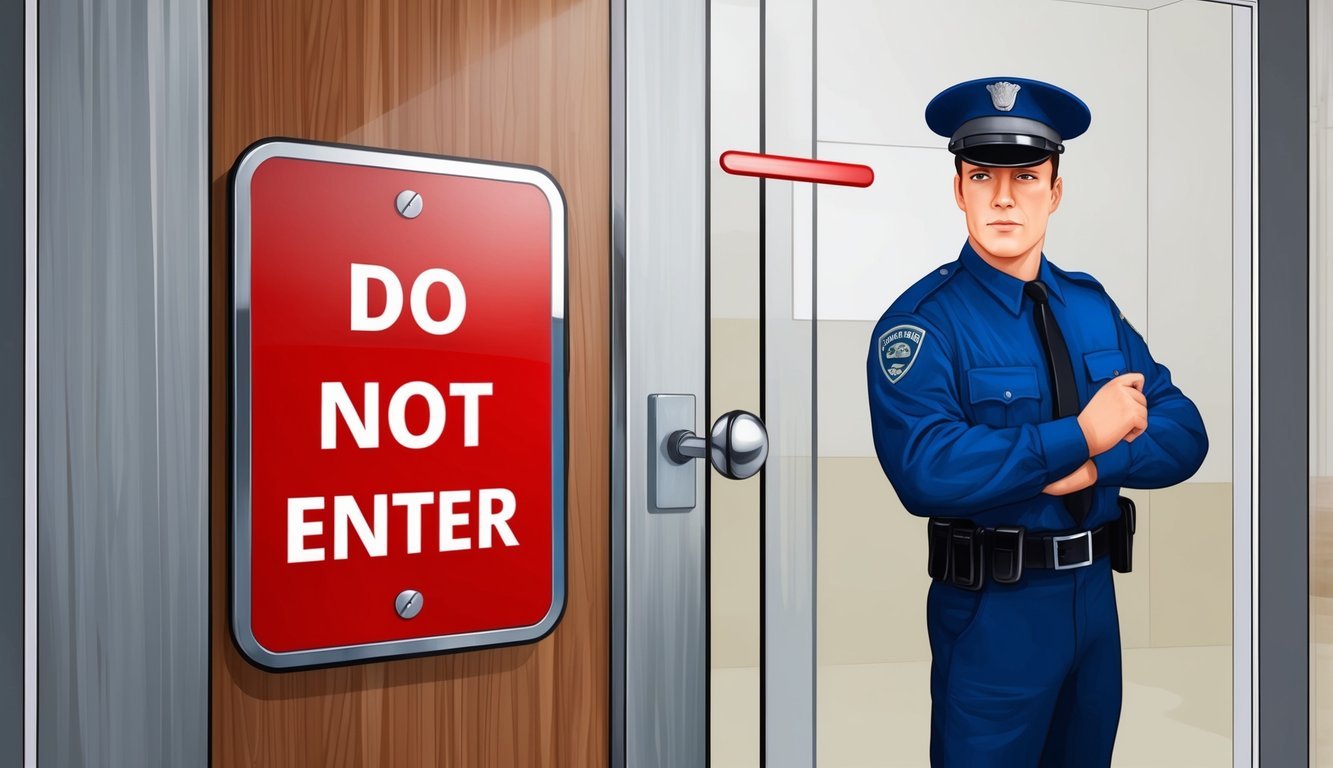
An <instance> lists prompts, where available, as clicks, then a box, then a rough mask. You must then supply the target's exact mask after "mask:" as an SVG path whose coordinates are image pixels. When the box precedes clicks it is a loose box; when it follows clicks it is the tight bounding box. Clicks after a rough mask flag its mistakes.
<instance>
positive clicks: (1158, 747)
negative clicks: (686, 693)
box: [712, 601, 1333, 768]
mask: <svg viewBox="0 0 1333 768" xmlns="http://www.w3.org/2000/svg"><path fill="white" fill-rule="evenodd" d="M1331 602H1333V601H1331ZM1329 620H1330V622H1333V611H1330V619H1329ZM1321 658H1323V657H1321ZM1328 659H1329V661H1328V663H1329V664H1333V649H1331V650H1330V651H1329V656H1328ZM1124 663H1125V672H1124V680H1125V693H1124V704H1123V707H1122V710H1121V717H1120V730H1119V734H1118V736H1117V739H1116V751H1115V760H1114V764H1115V765H1116V766H1171V767H1172V768H1191V767H1193V766H1200V767H1203V766H1229V765H1231V764H1232V762H1231V674H1232V673H1231V670H1232V660H1231V648H1230V646H1207V647H1183V648H1143V649H1130V650H1126V651H1125V652H1124ZM929 672H930V665H929V663H928V662H905V663H899V664H858V665H839V666H829V667H823V668H821V670H820V678H819V685H820V690H819V703H818V709H817V712H818V718H819V732H818V735H817V740H818V745H819V746H818V752H819V766H820V768H853V767H855V768H861V767H863V766H864V767H866V768H869V767H870V766H875V767H876V768H878V767H879V766H925V765H928V763H929V760H928V758H927V745H928V743H929V738H930V706H929V702H930V695H929V681H928V676H929ZM758 678H759V671H758V669H756V668H753V667H750V668H738V669H715V670H713V695H714V704H713V706H714V709H715V711H716V710H717V708H718V707H725V710H724V711H726V712H727V715H726V718H725V720H723V721H719V719H718V718H716V717H715V719H714V726H713V731H712V734H713V736H712V738H713V744H712V749H713V760H712V763H713V765H714V766H717V767H718V768H733V767H734V768H746V767H747V766H758V764H759V761H758V749H757V745H756V740H757V737H758V732H759V727H758V713H757V712H756V711H755V708H754V707H753V706H749V705H748V704H749V703H750V702H753V701H754V700H755V697H756V694H757V691H758V684H759V679H758ZM720 722H725V727H723V726H722V725H721V724H720Z"/></svg>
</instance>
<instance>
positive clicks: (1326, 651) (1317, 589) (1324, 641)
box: [1310, 0, 1333, 766]
mask: <svg viewBox="0 0 1333 768" xmlns="http://www.w3.org/2000/svg"><path fill="white" fill-rule="evenodd" d="M1310 91H1311V92H1310V105H1311V117H1312V118H1313V123H1312V124H1311V126H1310V180H1311V185H1310V195H1311V199H1310V204H1311V208H1310V210H1311V216H1310V229H1311V231H1310V249H1311V254H1310V255H1311V264H1310V282H1311V287H1310V290H1311V291H1312V292H1313V293H1314V296H1313V300H1312V301H1311V302H1310V313H1311V318H1310V320H1311V334H1310V346H1311V349H1310V439H1311V442H1312V443H1313V446H1312V450H1311V455H1310V475H1311V477H1310V503H1311V510H1310V545H1311V547H1312V549H1313V552H1312V554H1311V557H1310V631H1311V634H1312V638H1311V640H1312V642H1313V643H1314V648H1313V649H1312V656H1313V663H1312V664H1311V665H1310V675H1311V677H1312V678H1313V679H1312V680H1311V681H1310V690H1311V698H1312V699H1313V701H1312V705H1311V707H1310V712H1311V717H1312V718H1313V720H1314V723H1313V727H1312V728H1311V733H1312V739H1313V741H1314V745H1313V747H1312V749H1311V750H1310V764H1311V765H1321V766H1323V765H1333V399H1331V398H1330V395H1331V393H1333V367H1331V366H1333V313H1330V311H1329V303H1330V301H1333V247H1330V244H1331V243H1333V238H1331V237H1330V235H1331V234H1333V194H1331V193H1333V188H1330V185H1329V180H1330V179H1333V0H1315V1H1314V2H1312V3H1310Z"/></svg>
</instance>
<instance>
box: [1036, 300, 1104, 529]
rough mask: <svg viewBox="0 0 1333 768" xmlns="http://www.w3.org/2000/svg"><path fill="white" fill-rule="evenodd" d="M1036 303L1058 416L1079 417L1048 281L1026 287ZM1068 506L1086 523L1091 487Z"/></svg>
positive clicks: (1071, 370) (1071, 372)
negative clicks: (1047, 286)
mask: <svg viewBox="0 0 1333 768" xmlns="http://www.w3.org/2000/svg"><path fill="white" fill-rule="evenodd" d="M1023 292H1024V293H1026V294H1027V295H1028V296H1029V297H1030V298H1031V299H1032V302H1033V304H1034V307H1033V315H1034V316H1035V317H1036V320H1037V335H1038V336H1040V337H1041V345H1042V347H1044V348H1045V350H1046V365H1047V368H1048V369H1049V370H1050V372H1051V394H1052V395H1053V399H1054V400H1055V418H1057V419H1063V418H1064V417H1066V416H1077V415H1078V412H1079V406H1078V385H1077V384H1076V383H1075V381H1074V366H1073V364H1072V363H1071V362H1070V361H1069V347H1067V346H1066V345H1065V336H1064V334H1063V333H1061V332H1060V325H1059V324H1058V323H1056V322H1055V315H1054V314H1053V313H1052V312H1051V307H1050V303H1049V302H1048V301H1047V295H1046V284H1045V283H1043V282H1042V281H1040V280H1033V281H1032V282H1030V283H1027V284H1026V285H1024V286H1023ZM1064 500H1065V509H1067V510H1069V514H1070V515H1072V516H1073V518H1074V522H1075V523H1077V524H1078V525H1080V526H1082V525H1083V520H1084V519H1085V518H1086V517H1087V516H1088V510H1090V509H1092V489H1091V488H1084V489H1083V490H1081V491H1077V492H1075V493H1070V494H1066V495H1065V497H1064Z"/></svg>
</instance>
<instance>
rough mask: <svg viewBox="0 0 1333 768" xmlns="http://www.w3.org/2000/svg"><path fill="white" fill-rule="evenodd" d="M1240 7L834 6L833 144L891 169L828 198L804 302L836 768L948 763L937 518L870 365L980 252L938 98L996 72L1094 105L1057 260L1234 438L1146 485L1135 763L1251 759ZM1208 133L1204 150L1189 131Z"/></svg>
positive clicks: (1214, 433) (1060, 225)
mask: <svg viewBox="0 0 1333 768" xmlns="http://www.w3.org/2000/svg"><path fill="white" fill-rule="evenodd" d="M1231 14H1232V10H1231V8H1230V6H1228V5H1225V4H1220V3H1211V2H1203V1H1201V0H1184V1H1183V2H1178V3H1174V4H1171V5H1167V6H1164V7H1161V8H1157V9H1154V10H1144V9H1141V8H1122V7H1115V6H1113V5H1109V4H1101V3H1074V2H1058V1H1056V0H1026V1H1025V2H1021V3H1018V7H1017V8H1016V7H1015V6H1014V4H1012V3H1011V4H1006V5H1003V6H1001V5H996V4H995V3H991V2H987V1H986V0H964V1H963V2H958V3H947V4H938V3H912V4H893V5H886V4H881V3H872V2H870V1H869V0H857V1H856V2H838V3H821V4H819V6H818V24H817V29H818V48H817V56H816V61H817V68H816V71H817V73H818V93H817V104H818V110H817V121H816V123H817V129H816V131H817V136H818V139H819V143H818V155H819V157H820V158H821V159H828V160H840V161H847V162H857V163H864V164H867V165H870V166H872V167H873V168H874V169H875V174H876V181H875V184H874V185H873V186H872V187H870V188H869V189H864V190H861V189H848V188H830V187H823V188H820V189H819V191H818V197H817V200H818V204H817V208H816V211H817V215H816V220H817V232H818V235H817V249H816V253H817V259H816V263H817V265H818V268H817V271H816V274H815V281H816V283H817V290H816V291H815V305H814V307H810V306H807V307H804V308H801V307H799V306H798V307H797V316H798V317H806V318H808V317H811V316H813V317H814V318H815V319H816V320H817V339H816V345H817V350H818V359H817V363H818V372H817V392H818V395H817V398H818V399H817V403H816V409H817V413H818V461H817V472H818V477H819V483H818V489H819V491H818V537H817V538H818V546H819V549H818V558H817V562H818V577H817V584H818V600H817V605H818V609H819V610H818V638H819V640H818V664H819V666H818V678H817V680H818V684H817V691H818V703H817V708H816V711H817V713H818V714H817V717H818V738H817V744H818V764H819V765H820V766H844V765H866V764H874V765H923V764H926V763H927V761H928V743H929V735H930V706H929V704H930V693H929V691H930V686H929V674H930V664H931V654H930V648H929V645H928V642H927V637H926V631H925V597H926V590H927V587H928V585H929V583H930V581H929V578H928V577H927V576H926V574H925V563H926V551H925V550H926V547H925V540H926V537H925V532H924V531H925V529H924V524H925V521H924V520H923V519H922V518H918V517H913V516H912V515H909V514H908V513H907V512H906V510H905V508H904V507H903V506H902V504H901V503H900V502H899V501H898V499H897V497H896V495H895V494H894V492H893V489H892V487H891V486H890V485H889V483H888V481H887V480H886V479H885V476H884V474H883V472H882V471H881V469H880V467H879V464H878V462H877V460H876V457H875V451H874V448H873V445H872V442H871V434H870V429H869V424H868V420H867V417H868V413H867V406H866V402H867V396H866V389H865V386H866V385H865V373H864V371H865V360H866V350H867V346H868V343H869V340H870V335H871V331H872V328H873V326H874V324H875V322H876V321H877V320H878V318H879V316H880V314H881V312H882V311H883V310H884V309H885V308H886V307H887V305H888V304H889V303H891V302H892V301H893V299H894V298H895V297H896V296H898V295H899V294H900V293H902V291H903V290H905V289H906V288H907V287H909V286H910V285H912V284H913V283H914V282H915V281H916V280H918V279H919V278H921V277H922V276H924V275H926V274H928V273H930V272H932V271H933V270H935V269H937V268H939V267H940V266H941V265H943V264H945V263H948V262H951V261H953V260H954V259H955V258H957V257H958V254H959V249H960V248H961V246H962V244H963V242H964V240H965V238H966V230H965V228H964V226H963V220H962V215H961V213H960V212H959V210H958V209H957V206H956V205H955V203H954V200H953V199H952V194H951V184H952V180H953V176H954V173H953V168H952V165H953V163H952V158H951V157H950V156H949V154H948V153H947V151H946V149H945V144H946V141H945V139H943V138H942V137H939V136H936V135H935V134H933V133H932V132H931V131H930V130H929V129H928V128H927V126H926V125H925V122H924V120H923V119H922V113H923V111H924V108H925V105H926V103H927V102H928V101H929V100H930V98H931V97H932V96H933V95H934V94H935V93H937V92H939V91H940V90H942V89H943V88H945V87H947V86H948V85H951V84H953V83H957V82H961V81H964V80H968V79H972V78H974V77H979V76H984V75H988V74H993V73H1015V74H1021V75H1023V76H1025V77H1031V78H1035V79H1041V80H1047V81H1050V82H1053V83H1056V84H1060V85H1062V86H1064V87H1067V88H1069V89H1070V90H1072V91H1074V92H1075V93H1077V94H1078V95H1079V96H1080V97H1081V98H1083V99H1084V100H1085V101H1086V102H1087V103H1088V104H1089V106H1090V108H1091V110H1092V113H1093V120H1092V127H1091V130H1090V131H1089V132H1088V133H1087V134H1085V135H1084V136H1082V137H1079V138H1076V139H1074V140H1073V141H1071V142H1070V144H1069V147H1068V149H1067V151H1066V153H1065V155H1064V156H1063V158H1062V163H1061V166H1060V174H1061V176H1062V177H1064V184H1065V187H1064V190H1065V195H1064V198H1063V201H1062V203H1061V206H1060V208H1059V210H1058V212H1056V213H1055V214H1054V215H1053V216H1052V219H1051V224H1050V229H1049V230H1048V234H1047V239H1046V242H1045V246H1044V251H1045V253H1046V254H1047V256H1048V258H1049V259H1050V260H1051V261H1052V262H1053V263H1055V264H1056V265H1058V266H1060V267H1063V268H1066V269H1069V270H1076V271H1085V272H1088V273H1090V274H1092V275H1094V276H1095V277H1096V278H1097V279H1098V280H1099V281H1100V282H1101V283H1102V285H1103V286H1104V287H1105V288H1106V290H1107V292H1108V293H1109V294H1110V295H1111V296H1112V297H1113V298H1114V300H1115V301H1116V302H1117V304H1118V305H1119V306H1120V308H1121V309H1122V310H1123V311H1124V314H1125V316H1126V317H1127V318H1128V319H1129V320H1130V321H1131V323H1132V324H1133V325H1134V326H1135V327H1136V328H1138V329H1139V330H1140V331H1141V332H1142V334H1143V336H1144V337H1145V338H1146V339H1147V341H1148V343H1149V345H1150V348H1151V350H1152V354H1153V356H1154V358H1155V359H1156V360H1157V361H1158V362H1159V363H1161V364H1163V365H1165V366H1167V367H1168V368H1169V369H1170V372H1171V376H1172V380H1173V382H1174V383H1175V384H1176V385H1177V386H1179V387H1180V389H1181V390H1182V391H1183V392H1185V393H1186V394H1187V395H1188V396H1189V397H1190V398H1191V399H1192V400H1193V401H1194V403H1195V404H1196V405H1197V406H1198V408H1199V410H1200V411H1201V413H1202V414H1203V418H1204V423H1205V425H1206V427H1207V430H1208V435H1209V438H1210V447H1209V453H1208V457H1207V459H1206V461H1205V462H1204V464H1203V466H1202V468H1201V469H1200V470H1199V471H1198V472H1197V473H1196V474H1195V475H1194V476H1193V477H1191V478H1189V480H1188V481H1187V482H1184V483H1181V484H1179V485H1177V486H1174V487H1171V488H1165V489H1161V490H1152V491H1147V490H1134V489H1125V490H1124V491H1122V492H1123V494H1124V495H1126V496H1128V497H1130V498H1133V499H1134V500H1135V501H1136V503H1137V505H1138V511H1139V530H1138V536H1137V539H1136V547H1135V557H1134V571H1133V573H1131V574H1116V576H1115V584H1116V591H1117V603H1118V610H1119V621H1120V631H1121V640H1122V647H1123V663H1124V674H1123V678H1124V699H1123V708H1122V714H1121V718H1120V726H1119V733H1118V737H1117V740H1116V749H1115V755H1116V760H1117V762H1118V763H1121V764H1134V765H1163V766H1171V765H1187V764H1188V765H1228V764H1230V763H1231V752H1232V746H1231V729H1232V718H1231V713H1232V706H1231V705H1232V685H1231V678H1232V656H1231V641H1232V603H1231V598H1232V587H1231V585H1232V547H1231V532H1232V503H1233V492H1232V445H1231V434H1232V424H1231V422H1232V408H1233V402H1232V389H1231V382H1232V350H1233V338H1232V334H1231V328H1232V314H1231V312H1232V274H1233V263H1232V226H1231V224H1232V221H1231V219H1232V210H1233V189H1232V168H1231V158H1232V156H1233V146H1232V136H1231V132H1230V126H1231V125H1232V123H1233V119H1232V98H1233V82H1232V16H1231ZM1089 29H1095V30H1097V34H1095V35H1089V34H1087V33H1086V30H1089ZM1017 39H1027V40H1034V41H1040V44H1039V45H1022V46H1020V45H1014V44H1013V41H1014V40H1017ZM964 40H966V41H969V42H968V43H967V44H966V45H963V44H962V43H961V41H964ZM1199 125H1208V126H1211V128H1210V130H1208V131H1206V132H1199V131H1195V130H1193V128H1194V127H1197V126H1199ZM1185 133H1188V134H1189V135H1190V136H1191V149H1190V152H1189V153H1188V154H1186V153H1182V152H1180V151H1179V146H1180V144H1179V141H1178V140H1177V137H1178V136H1180V135H1183V134H1185ZM1199 158H1207V159H1208V162H1207V163H1202V164H1201V163H1199V162H1198V161H1199ZM1185 285H1189V286H1190V289H1189V290H1185V289H1183V288H1182V286H1185ZM795 293H796V295H798V296H799V295H801V293H802V291H801V290H800V289H799V288H798V289H797V290H796V291H795ZM802 309H803V310H804V313H805V314H804V315H802V314H801V312H802ZM1241 362H1242V361H1237V364H1241Z"/></svg>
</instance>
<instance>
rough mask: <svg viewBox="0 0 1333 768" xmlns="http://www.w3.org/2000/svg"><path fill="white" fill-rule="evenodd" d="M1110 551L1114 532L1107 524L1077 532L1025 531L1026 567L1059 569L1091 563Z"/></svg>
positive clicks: (1024, 563) (1024, 552)
mask: <svg viewBox="0 0 1333 768" xmlns="http://www.w3.org/2000/svg"><path fill="white" fill-rule="evenodd" d="M1089 549H1091V555H1089ZM1110 551H1111V534H1110V531H1109V529H1108V526H1105V525H1103V526H1101V527H1100V528H1094V529H1092V530H1091V531H1081V532H1079V533H1074V534H1060V535H1056V534H1033V533H1025V534H1024V535H1023V567H1024V568H1054V569H1055V570H1057V571H1062V570H1065V569H1067V568H1079V567H1081V566H1085V565H1091V564H1092V561H1093V560H1096V559H1097V558H1099V557H1102V556H1104V555H1106V554H1107V553H1108V552H1110Z"/></svg>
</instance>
